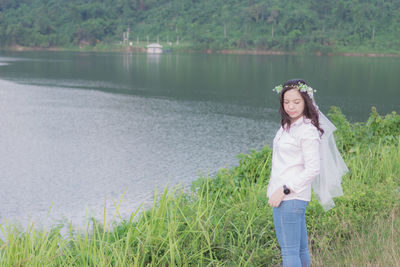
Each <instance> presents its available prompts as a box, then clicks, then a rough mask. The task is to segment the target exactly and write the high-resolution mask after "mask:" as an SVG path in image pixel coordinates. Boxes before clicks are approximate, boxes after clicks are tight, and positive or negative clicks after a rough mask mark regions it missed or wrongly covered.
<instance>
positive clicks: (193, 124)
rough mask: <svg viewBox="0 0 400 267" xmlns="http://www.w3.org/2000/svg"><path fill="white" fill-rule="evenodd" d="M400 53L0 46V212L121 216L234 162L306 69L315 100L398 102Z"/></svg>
mask: <svg viewBox="0 0 400 267" xmlns="http://www.w3.org/2000/svg"><path fill="white" fill-rule="evenodd" d="M398 69H400V60H399V59H393V58H349V57H306V56H254V55H249V56H246V55H201V54H164V55H157V56H148V55H144V54H140V55H138V54H123V53H73V52H23V53H9V52H8V53H5V52H3V53H1V54H0V79H1V80H0V112H1V116H0V126H1V131H0V148H1V150H0V168H1V170H2V175H1V179H0V203H2V205H1V206H0V216H1V219H2V220H3V221H4V220H5V219H7V221H11V222H19V223H21V224H26V223H27V222H28V221H29V220H32V221H35V222H43V223H51V224H53V223H55V222H57V220H63V219H65V220H72V221H73V223H76V224H78V225H79V224H80V225H82V224H83V222H84V220H85V217H87V216H91V215H92V216H94V217H96V218H98V219H102V218H103V212H104V202H105V201H106V203H107V206H106V211H107V216H109V217H112V215H113V213H114V211H115V207H114V204H113V201H114V202H118V201H119V199H121V198H122V196H123V192H125V194H124V198H123V201H122V204H121V208H120V210H119V211H120V213H121V216H122V217H126V216H128V215H129V214H130V213H131V212H132V211H133V210H135V209H136V208H137V207H139V205H140V204H141V203H144V205H148V204H149V203H151V201H152V197H153V196H152V194H153V192H154V191H155V190H156V189H159V190H162V189H163V188H164V186H166V185H167V184H169V185H171V186H175V185H177V184H182V186H183V187H188V186H189V185H190V183H191V181H193V180H195V179H196V178H197V177H199V174H200V173H209V174H210V175H212V174H213V173H215V171H216V170H217V169H218V168H220V167H225V166H232V165H235V164H237V158H236V155H237V154H239V153H247V152H248V151H249V150H250V149H253V148H255V149H258V148H260V147H262V146H263V145H265V144H270V143H271V140H272V136H273V134H274V133H275V131H276V129H277V128H278V127H279V115H278V113H277V107H278V103H277V96H276V95H275V94H274V93H273V92H272V91H271V89H272V88H273V87H274V86H275V85H277V84H279V83H281V82H282V81H284V80H286V79H289V78H297V77H302V78H304V79H306V80H308V81H310V84H311V86H313V87H314V88H315V89H317V90H318V92H317V94H316V98H317V102H318V104H319V106H320V108H321V109H322V110H323V111H325V112H326V111H327V110H328V109H329V106H331V105H336V106H340V107H341V108H342V110H343V112H344V113H345V114H346V115H347V116H348V117H349V118H351V119H352V120H365V119H366V118H367V117H368V114H369V112H370V108H371V106H372V105H375V106H377V108H378V111H380V112H382V113H387V112H390V111H392V110H396V111H399V102H398V99H399V92H398V89H397V86H398V84H399V82H400V81H399V76H398V72H397V71H396V70H398Z"/></svg>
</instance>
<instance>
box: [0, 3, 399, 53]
mask: <svg viewBox="0 0 400 267" xmlns="http://www.w3.org/2000/svg"><path fill="white" fill-rule="evenodd" d="M0 12H1V13H0V45H1V46H3V47H9V46H13V45H21V46H32V47H55V46H57V47H63V46H72V45H82V44H87V45H99V44H115V43H119V42H120V41H122V39H123V34H124V32H125V31H127V29H128V28H129V33H130V34H129V40H130V41H132V42H133V44H134V45H135V44H136V43H137V42H138V41H139V43H140V42H143V41H146V42H147V41H149V42H154V41H157V40H158V41H159V42H161V43H167V42H170V43H172V44H173V45H176V44H179V45H181V46H182V45H183V44H185V45H186V46H187V47H190V48H192V49H260V50H297V51H299V50H304V51H321V52H323V53H325V52H330V51H361V52H362V51H374V52H386V53H399V51H400V1H399V0H336V1H332V0H0Z"/></svg>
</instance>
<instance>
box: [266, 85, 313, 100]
mask: <svg viewBox="0 0 400 267" xmlns="http://www.w3.org/2000/svg"><path fill="white" fill-rule="evenodd" d="M294 88H295V87H294ZM294 88H293V89H294ZM297 89H298V90H299V91H300V92H306V93H307V94H308V96H309V97H310V98H311V99H312V98H313V97H314V93H315V92H317V90H314V89H312V88H311V87H310V86H308V85H307V84H304V83H299V84H298V85H297ZM282 90H283V86H282V85H278V86H275V87H274V89H272V91H275V92H276V93H277V94H280V93H281V92H282Z"/></svg>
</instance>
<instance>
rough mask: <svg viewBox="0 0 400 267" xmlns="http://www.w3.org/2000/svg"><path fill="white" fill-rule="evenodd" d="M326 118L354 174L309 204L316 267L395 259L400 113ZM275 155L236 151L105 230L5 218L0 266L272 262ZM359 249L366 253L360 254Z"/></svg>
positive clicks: (399, 234) (276, 257) (398, 257)
mask: <svg viewBox="0 0 400 267" xmlns="http://www.w3.org/2000/svg"><path fill="white" fill-rule="evenodd" d="M329 117H330V118H331V120H332V121H333V122H334V124H335V125H336V126H337V127H338V130H337V131H336V132H335V136H336V138H337V142H338V147H339V149H340V150H341V152H342V153H343V156H344V159H345V161H346V163H347V165H348V167H349V169H350V172H349V173H348V174H346V175H345V176H344V177H343V183H342V185H343V189H344V196H341V197H339V198H337V199H336V201H335V202H336V207H335V208H334V209H332V210H329V211H328V212H324V211H323V209H322V207H321V206H320V205H319V204H318V202H317V201H316V200H315V199H314V198H313V199H312V201H311V202H310V203H309V205H308V207H307V211H306V216H307V217H306V218H307V226H308V233H309V241H310V245H311V253H312V255H313V261H314V262H313V266H349V264H350V265H352V266H353V265H355V266H378V265H379V266H396V265H397V264H398V263H399V262H400V249H399V247H398V245H397V244H398V242H400V231H398V229H397V228H396V227H397V225H400V221H399V220H398V218H399V216H398V212H399V211H400V201H399V198H400V191H399V190H400V187H399V186H400V164H399V162H400V146H399V142H400V132H399V131H400V116H399V115H398V114H396V113H392V114H388V115H386V116H385V117H382V116H380V115H379V114H378V113H377V112H376V110H375V109H373V111H372V114H371V116H370V118H369V119H368V121H367V122H366V123H355V124H351V123H349V122H348V121H347V119H346V118H345V117H344V116H343V114H342V113H341V112H340V110H339V109H338V108H333V109H331V112H330V114H329ZM271 152H272V151H271V149H270V148H268V147H267V146H266V147H264V148H263V149H261V150H260V151H252V153H250V154H246V155H245V154H243V155H240V164H239V165H238V166H236V167H234V168H231V169H221V170H220V171H219V172H218V173H217V174H216V176H215V177H213V178H209V177H203V178H200V179H198V180H197V181H195V182H194V183H193V186H192V190H191V192H184V191H180V190H178V189H177V190H174V191H169V190H168V189H167V188H166V189H165V191H164V192H163V193H162V194H161V196H159V198H158V197H157V196H155V198H154V205H153V207H152V208H151V209H150V210H147V211H143V212H142V213H140V214H139V213H138V212H137V211H136V212H134V213H132V216H131V218H129V219H128V220H122V221H121V222H119V223H118V224H115V225H113V226H112V227H111V228H110V227H104V224H102V223H99V222H96V221H90V222H89V223H88V230H86V231H85V232H79V231H76V230H74V229H70V231H69V233H68V234H67V235H64V236H63V235H62V234H61V232H60V228H55V229H53V230H50V231H36V230H35V228H34V227H28V229H27V230H26V232H20V231H19V230H17V229H16V228H15V227H12V226H7V225H1V226H0V229H1V230H2V232H3V236H5V237H7V238H6V239H5V240H4V241H0V265H2V266H25V265H26V266H275V265H276V264H277V263H279V262H280V252H279V247H278V244H277V241H276V238H275V233H274V230H273V223H272V209H271V208H270V207H269V206H268V205H267V198H266V186H267V183H268V178H269V169H270V165H271ZM116 214H118V210H117V212H116ZM373 223H374V224H375V223H376V225H373ZM371 225H372V226H371ZM374 226H376V227H374ZM107 228H108V229H107ZM363 236H365V238H360V237H363ZM371 242H373V244H370V243H371ZM348 244H352V245H351V247H350V248H351V250H350V251H348V247H347V245H348ZM357 246H361V247H357ZM364 248H366V249H367V250H366V251H372V253H370V254H367V256H365V252H364ZM377 248H379V253H375V252H376V251H378V250H377ZM349 252H350V253H349ZM332 255H339V256H336V258H332ZM353 255H354V257H348V256H353ZM387 255H390V257H386V256H387ZM382 256H384V257H383V258H382ZM338 257H346V258H345V259H343V260H342V259H341V258H338ZM377 263H379V264H378V265H377ZM346 264H347V265H346Z"/></svg>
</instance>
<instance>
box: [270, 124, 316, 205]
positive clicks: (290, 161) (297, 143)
mask: <svg viewBox="0 0 400 267" xmlns="http://www.w3.org/2000/svg"><path fill="white" fill-rule="evenodd" d="M320 142H321V138H320V135H319V131H318V129H317V128H316V127H315V126H314V125H313V124H312V123H311V120H309V119H307V118H305V117H300V118H299V119H298V120H297V121H295V122H294V123H292V124H291V125H290V129H289V131H286V130H284V128H283V127H281V128H280V129H279V130H278V132H277V133H276V135H275V138H274V142H273V152H272V168H271V178H270V181H269V184H268V189H267V196H268V197H271V195H272V194H273V193H274V192H275V191H276V190H277V189H278V188H282V187H283V185H286V186H287V187H288V188H289V189H290V191H291V192H290V194H289V195H285V196H284V198H283V200H290V199H299V200H305V201H310V200H311V183H312V181H313V180H314V178H315V177H316V176H317V175H318V174H319V169H320V153H319V147H320ZM282 190H283V189H282Z"/></svg>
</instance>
